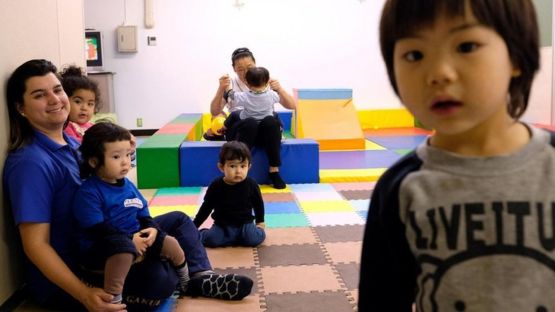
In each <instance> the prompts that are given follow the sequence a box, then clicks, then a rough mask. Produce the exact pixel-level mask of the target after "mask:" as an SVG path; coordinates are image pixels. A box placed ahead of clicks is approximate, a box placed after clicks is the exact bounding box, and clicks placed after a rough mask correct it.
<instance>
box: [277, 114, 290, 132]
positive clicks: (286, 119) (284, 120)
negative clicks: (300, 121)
mask: <svg viewBox="0 0 555 312" xmlns="http://www.w3.org/2000/svg"><path fill="white" fill-rule="evenodd" d="M277 114H278V116H279V119H280V120H281V124H282V125H283V130H284V131H291V118H293V112H292V111H280V112H277Z"/></svg>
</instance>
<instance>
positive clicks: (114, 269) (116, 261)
mask: <svg viewBox="0 0 555 312" xmlns="http://www.w3.org/2000/svg"><path fill="white" fill-rule="evenodd" d="M133 258H134V255H133V254H131V253H117V254H114V255H113V256H110V257H109V258H108V259H106V264H105V266H104V291H106V292H107V293H109V294H112V295H114V299H113V302H121V300H122V298H121V293H122V292H123V284H124V282H125V278H126V277H127V273H129V268H131V265H132V264H133Z"/></svg>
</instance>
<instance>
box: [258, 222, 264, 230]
mask: <svg viewBox="0 0 555 312" xmlns="http://www.w3.org/2000/svg"><path fill="white" fill-rule="evenodd" d="M256 226H257V227H259V228H261V229H264V228H266V224H264V222H260V223H257V224H256Z"/></svg>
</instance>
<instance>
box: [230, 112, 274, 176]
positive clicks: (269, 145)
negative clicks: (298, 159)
mask: <svg viewBox="0 0 555 312" xmlns="http://www.w3.org/2000/svg"><path fill="white" fill-rule="evenodd" d="M226 140H227V141H233V140H237V141H240V142H243V143H245V144H246V145H247V146H248V147H249V148H251V149H252V148H253V147H254V146H258V147H261V148H263V149H264V150H265V151H266V155H267V156H268V163H269V165H270V167H279V166H281V156H280V148H281V122H280V121H279V119H278V117H276V116H267V117H265V118H264V119H262V120H260V121H257V120H255V119H253V118H246V119H243V120H238V121H236V122H233V125H232V126H231V128H230V129H228V130H227V132H226Z"/></svg>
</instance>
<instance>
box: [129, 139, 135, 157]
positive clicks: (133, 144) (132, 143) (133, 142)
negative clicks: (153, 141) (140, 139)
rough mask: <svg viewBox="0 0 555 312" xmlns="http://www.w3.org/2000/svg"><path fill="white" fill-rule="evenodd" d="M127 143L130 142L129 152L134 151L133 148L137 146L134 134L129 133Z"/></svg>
mask: <svg viewBox="0 0 555 312" xmlns="http://www.w3.org/2000/svg"><path fill="white" fill-rule="evenodd" d="M129 143H131V152H132V153H135V149H136V148H137V138H136V137H135V136H134V135H131V140H130V141H129Z"/></svg>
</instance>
